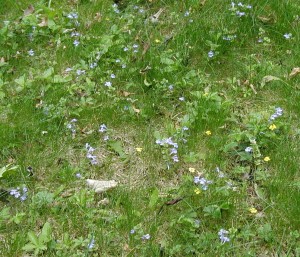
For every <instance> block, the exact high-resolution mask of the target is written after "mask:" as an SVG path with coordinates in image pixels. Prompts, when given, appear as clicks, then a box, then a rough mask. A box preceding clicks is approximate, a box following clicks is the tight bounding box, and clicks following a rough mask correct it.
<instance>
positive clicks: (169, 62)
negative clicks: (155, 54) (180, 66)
mask: <svg viewBox="0 0 300 257" xmlns="http://www.w3.org/2000/svg"><path fill="white" fill-rule="evenodd" d="M160 62H161V63H162V64H166V65H172V64H174V61H173V60H172V59H170V58H168V57H161V58H160Z"/></svg>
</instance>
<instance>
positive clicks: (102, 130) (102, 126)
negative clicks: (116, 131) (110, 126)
mask: <svg viewBox="0 0 300 257" xmlns="http://www.w3.org/2000/svg"><path fill="white" fill-rule="evenodd" d="M98 131H99V132H101V133H103V132H106V131H107V127H106V125H105V124H101V125H100V128H99V130H98Z"/></svg>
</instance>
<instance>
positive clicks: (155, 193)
mask: <svg viewBox="0 0 300 257" xmlns="http://www.w3.org/2000/svg"><path fill="white" fill-rule="evenodd" d="M158 194H159V191H158V189H157V188H154V190H153V191H152V193H151V196H150V201H149V207H150V208H153V207H154V206H155V205H156V203H157V201H158Z"/></svg>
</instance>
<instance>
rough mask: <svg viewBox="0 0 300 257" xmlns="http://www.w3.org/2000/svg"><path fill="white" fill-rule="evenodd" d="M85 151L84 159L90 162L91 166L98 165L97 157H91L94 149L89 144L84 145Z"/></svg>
mask: <svg viewBox="0 0 300 257" xmlns="http://www.w3.org/2000/svg"><path fill="white" fill-rule="evenodd" d="M85 149H86V150H87V154H86V157H87V158H88V159H89V160H90V162H91V164H92V165H96V164H98V160H97V156H96V155H93V153H94V151H95V148H93V147H91V146H90V144H89V143H86V144H85Z"/></svg>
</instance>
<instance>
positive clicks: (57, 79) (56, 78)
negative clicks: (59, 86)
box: [53, 75, 72, 83]
mask: <svg viewBox="0 0 300 257" xmlns="http://www.w3.org/2000/svg"><path fill="white" fill-rule="evenodd" d="M71 80H72V78H71V77H70V76H67V77H62V76H61V75H54V77H53V83H66V82H69V81H71Z"/></svg>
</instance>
